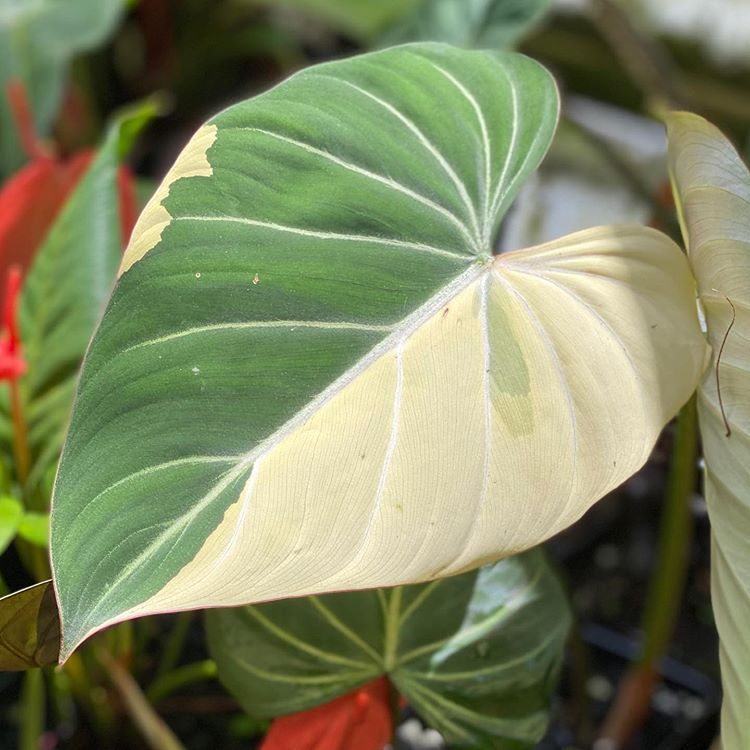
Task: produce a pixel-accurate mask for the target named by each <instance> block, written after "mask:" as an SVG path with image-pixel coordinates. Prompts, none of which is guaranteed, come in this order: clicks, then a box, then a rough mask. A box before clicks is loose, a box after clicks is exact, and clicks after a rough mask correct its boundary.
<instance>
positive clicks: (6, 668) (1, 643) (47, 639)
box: [0, 581, 60, 672]
mask: <svg viewBox="0 0 750 750" xmlns="http://www.w3.org/2000/svg"><path fill="white" fill-rule="evenodd" d="M59 653H60V619H59V617H58V613H57V604H56V603H55V594H54V591H53V590H52V581H45V582H44V583H38V584H37V585H36V586H31V587H30V588H27V589H23V591H17V592H16V593H15V594H9V595H8V596H4V597H2V598H1V599H0V671H2V672H10V671H19V670H25V669H32V668H33V667H44V666H47V665H49V664H55V663H56V662H57V659H58V655H59Z"/></svg>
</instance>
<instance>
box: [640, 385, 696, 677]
mask: <svg viewBox="0 0 750 750" xmlns="http://www.w3.org/2000/svg"><path fill="white" fill-rule="evenodd" d="M697 451H698V419H697V413H696V400H695V396H693V397H692V398H691V399H690V401H688V402H687V404H685V406H684V407H683V408H682V411H681V412H680V416H679V418H678V420H677V434H676V435H675V442H674V447H673V449H672V460H671V462H670V466H669V477H668V480H667V497H666V505H665V507H664V515H663V517H662V523H661V530H660V534H659V559H658V561H657V567H656V569H655V570H654V575H653V577H652V579H651V583H650V586H649V592H648V597H647V599H646V612H645V614H644V617H643V630H644V644H643V652H642V653H641V658H640V660H639V662H640V663H641V664H649V665H655V664H656V663H657V662H658V660H659V659H661V657H662V656H663V655H664V652H665V651H666V649H667V646H668V645H669V641H670V639H671V637H672V633H673V632H674V628H675V624H676V622H677V618H678V615H679V610H680V601H681V599H682V592H683V589H684V586H685V577H686V575H687V568H688V556H689V552H690V542H691V540H692V537H693V517H692V514H691V513H690V498H691V496H692V494H693V492H694V491H695V479H696V460H697Z"/></svg>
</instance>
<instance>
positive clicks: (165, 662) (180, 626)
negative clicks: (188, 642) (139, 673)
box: [149, 612, 193, 691]
mask: <svg viewBox="0 0 750 750" xmlns="http://www.w3.org/2000/svg"><path fill="white" fill-rule="evenodd" d="M192 621H193V613H192V612H181V613H180V614H178V615H177V617H176V619H175V624H174V627H173V628H172V630H171V632H170V633H169V637H168V638H167V642H166V644H165V646H164V652H163V654H162V657H161V660H160V661H159V666H158V667H157V668H156V672H155V673H154V679H153V682H152V683H151V687H150V688H149V691H150V690H152V689H154V685H155V684H156V683H157V682H159V681H160V680H161V678H162V677H164V676H165V675H166V674H167V673H169V672H171V671H172V670H173V669H174V668H175V667H176V666H177V662H178V661H179V660H180V655H181V654H182V649H183V647H184V645H185V639H186V638H187V635H188V632H189V630H190V623H191V622H192Z"/></svg>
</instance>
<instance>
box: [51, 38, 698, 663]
mask: <svg viewBox="0 0 750 750" xmlns="http://www.w3.org/2000/svg"><path fill="white" fill-rule="evenodd" d="M556 114H557V97H556V92H555V88H554V84H553V82H552V80H551V78H550V77H549V75H548V74H547V73H546V72H545V71H544V70H543V69H542V68H541V67H540V66H538V65H537V64H536V63H534V62H532V61H530V60H528V59H527V58H525V57H522V56H520V55H513V54H510V53H497V54H493V53H486V52H467V51H462V50H458V49H455V48H451V47H448V46H445V45H428V44H425V45H408V46H404V47H398V48H394V49H390V50H385V51H383V52H378V53H373V54H369V55H363V56H361V57H358V58H352V59H349V60H345V61H342V62H336V63H329V64H326V65H321V66H318V67H314V68H309V69H307V70H305V71H302V72H301V73H298V74H297V75H295V76H293V77H292V78H290V79H289V80H288V81H287V82H285V83H284V84H282V85H280V86H277V87H276V88H275V89H273V90H271V91H270V92H268V93H266V94H264V95H262V96H259V97H257V98H255V99H253V100H250V101H248V102H245V103H242V104H239V105H237V106H235V107H232V108H230V109H229V110H227V111H225V112H223V113H222V114H220V115H218V116H217V117H215V118H214V119H213V120H211V121H210V122H209V123H208V124H207V125H205V126H204V127H202V128H201V129H200V130H199V131H198V133H197V134H196V135H195V137H194V138H193V140H192V141H191V142H190V144H189V145H188V146H187V148H186V149H185V151H184V152H183V154H182V155H181V156H180V158H179V159H178V160H177V163H176V164H175V166H174V167H173V169H172V171H171V172H170V173H169V174H168V176H167V178H166V179H165V181H164V182H163V183H162V185H161V187H160V188H159V190H157V193H156V195H155V197H154V199H153V201H152V202H151V203H150V204H149V206H148V207H147V208H146V210H145V211H144V213H143V215H142V216H141V218H140V219H139V222H138V225H137V227H136V229H135V231H134V235H133V239H132V241H131V243H130V245H129V247H128V250H127V251H126V254H125V256H124V259H123V264H122V267H121V273H122V275H121V277H120V280H119V283H118V285H117V287H116V289H115V291H114V294H113V297H112V299H111V301H110V304H109V307H108V309H107V312H106V313H105V315H104V318H103V320H102V323H101V325H100V327H99V329H98V332H97V334H96V335H95V337H94V340H93V342H92V344H91V347H90V348H89V351H88V354H87V358H86V361H85V363H84V367H83V372H82V376H81V380H80V386H79V392H78V399H77V406H76V408H75V410H74V414H73V418H72V422H71V428H70V432H69V438H68V441H67V443H66V447H65V450H64V452H63V458H62V462H61V466H60V471H59V474H58V477H57V482H56V488H55V495H54V499H53V513H52V540H51V549H52V561H53V569H54V576H55V579H56V586H57V591H58V594H59V597H60V603H61V608H62V619H63V630H64V638H63V640H64V644H63V654H64V655H67V654H69V653H70V651H71V650H72V649H73V648H74V647H75V646H76V645H77V644H78V643H79V642H80V641H81V639H83V638H84V637H86V635H87V634H89V633H91V632H93V631H94V630H96V629H98V628H100V627H103V626H105V625H106V624H108V623H112V622H115V621H118V620H120V619H123V618H127V617H135V616H138V615H143V614H147V613H153V612H162V611H173V610H180V609H192V608H196V607H207V606H225V605H226V606H228V605H234V604H244V603H251V602H259V601H266V600H272V599H278V598H282V597H288V596H299V595H304V594H309V593H322V592H326V591H337V590H350V589H361V588H372V587H374V586H380V585H397V584H401V583H415V582H420V581H425V580H430V579H433V578H436V577H439V576H442V575H450V574H453V573H459V572H462V571H465V570H468V569H471V568H473V567H476V566H478V565H480V564H482V563H485V562H487V561H490V560H494V559H498V558H499V557H501V556H504V555H508V554H512V553H514V552H517V551H519V550H522V549H526V548H528V547H531V546H534V545H536V544H538V543H539V542H540V541H542V540H543V539H545V538H547V537H548V536H550V535H552V534H554V533H556V532H557V531H559V530H560V529H562V528H564V527H565V526H567V525H568V524H570V523H572V522H573V521H574V520H576V519H577V518H578V517H580V515H581V514H582V513H583V512H585V510H586V509H587V508H588V507H589V506H590V505H591V504H592V503H593V502H595V501H596V500H597V499H598V498H599V497H601V496H602V495H604V494H605V493H606V492H608V491H609V490H611V489H613V488H614V487H616V486H617V485H618V484H619V483H620V482H622V481H623V480H624V479H626V478H627V477H628V476H629V475H630V474H632V472H633V471H635V470H636V469H637V468H639V467H640V466H641V465H642V464H643V462H644V461H645V460H646V458H647V456H648V454H649V453H650V451H651V448H652V447H653V444H654V442H655V440H656V437H657V435H658V433H659V431H660V429H661V427H662V426H663V425H664V423H665V422H666V421H667V420H668V419H670V418H671V417H672V416H673V415H674V414H675V413H676V411H677V410H678V408H679V407H680V406H681V405H682V403H684V401H686V400H687V398H688V397H689V395H690V394H691V393H692V391H693V390H694V388H695V385H696V383H697V381H698V378H699V375H700V373H701V372H702V369H703V365H704V360H705V354H706V348H705V341H704V339H703V337H702V336H701V334H700V331H699V329H698V324H697V320H696V317H695V311H694V296H693V295H694V288H693V280H692V277H691V276H690V273H689V270H688V267H687V263H686V261H685V259H684V257H683V255H682V254H681V252H680V251H679V249H678V248H677V247H676V246H675V245H674V244H673V243H671V242H670V241H669V240H668V239H667V238H666V237H664V236H663V235H661V234H659V233H657V232H654V231H651V230H646V229H643V228H637V227H636V228H627V227H619V228H617V227H614V228H613V227H610V228H601V229H597V230H590V231H588V232H583V233H580V234H578V235H573V236H572V237H569V238H563V239H562V240H558V241H556V242H553V243H550V244H548V245H544V246H541V247H538V248H532V249H529V250H525V251H521V252H517V253H513V254H508V255H503V256H499V257H497V258H494V259H493V255H492V251H493V249H494V247H495V242H496V235H497V230H498V227H499V224H500V221H501V218H502V216H503V214H504V213H505V211H506V209H507V207H508V206H509V204H510V202H511V201H512V199H513V197H514V196H515V195H516V193H517V191H518V189H519V187H520V184H521V183H522V181H523V179H524V178H525V177H526V175H527V174H528V173H529V172H530V171H531V170H532V169H534V167H535V166H536V164H537V163H538V162H539V160H540V159H541V158H542V156H543V154H544V152H545V149H546V147H547V145H548V143H549V140H550V138H551V136H552V132H553V130H554V126H555V121H556ZM457 134H460V137H457ZM581 342H585V345H582V343H581ZM551 435H554V436H555V440H554V441H551V440H550V436H551ZM122 508H127V509H128V512H127V513H123V512H122Z"/></svg>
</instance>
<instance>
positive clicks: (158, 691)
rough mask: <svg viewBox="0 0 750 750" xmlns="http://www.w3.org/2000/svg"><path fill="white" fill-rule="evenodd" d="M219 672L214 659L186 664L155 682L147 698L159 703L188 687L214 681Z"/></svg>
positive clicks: (147, 692)
mask: <svg viewBox="0 0 750 750" xmlns="http://www.w3.org/2000/svg"><path fill="white" fill-rule="evenodd" d="M218 672H219V671H218V669H217V668H216V662H215V661H213V659H206V660H205V661H198V662H194V663H193V664H186V665H185V666H184V667H179V669H175V670H174V671H172V672H168V673H167V674H165V675H162V676H161V677H160V678H158V679H156V680H154V681H153V682H152V683H151V685H150V687H149V688H148V690H147V691H146V697H147V698H148V699H149V700H150V701H151V702H152V703H159V701H161V700H163V699H164V698H166V697H168V696H170V695H172V693H176V692H177V691H178V690H180V689H182V688H184V687H187V686H188V685H194V684H195V683H197V682H204V681H206V680H213V679H214V678H215V677H216V675H217V674H218Z"/></svg>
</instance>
